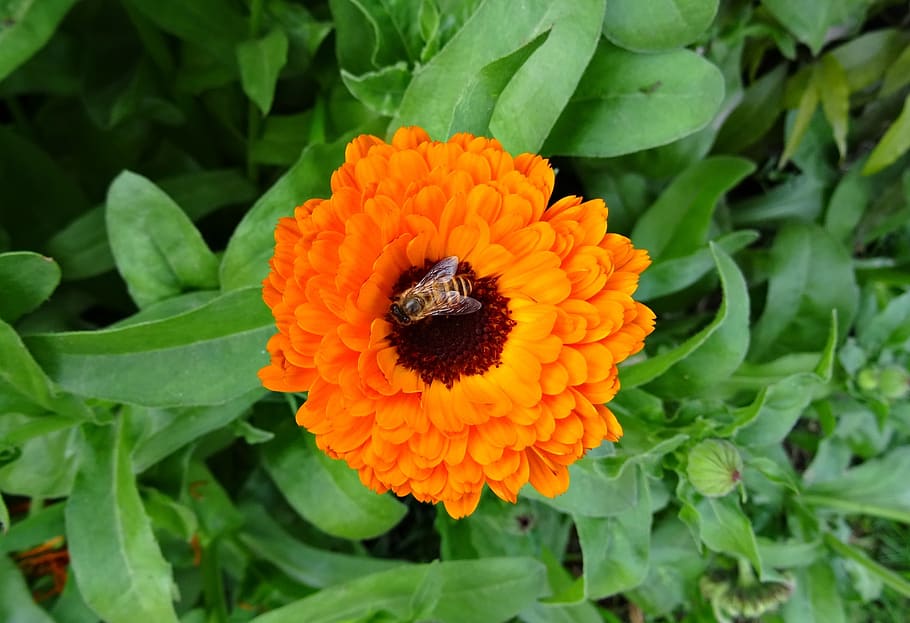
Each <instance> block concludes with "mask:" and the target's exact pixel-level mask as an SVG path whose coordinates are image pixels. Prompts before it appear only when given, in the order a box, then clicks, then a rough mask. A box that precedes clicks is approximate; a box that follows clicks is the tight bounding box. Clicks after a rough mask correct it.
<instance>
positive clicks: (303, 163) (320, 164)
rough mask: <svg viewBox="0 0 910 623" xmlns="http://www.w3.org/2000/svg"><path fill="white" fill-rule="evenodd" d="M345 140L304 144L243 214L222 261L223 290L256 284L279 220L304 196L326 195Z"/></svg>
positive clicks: (262, 275) (265, 270)
mask: <svg viewBox="0 0 910 623" xmlns="http://www.w3.org/2000/svg"><path fill="white" fill-rule="evenodd" d="M347 140H348V139H347V137H345V138H343V139H340V140H338V141H336V142H335V143H332V144H330V145H311V146H309V147H307V148H306V149H305V150H304V152H303V154H301V156H300V159H299V160H297V162H296V163H295V164H294V166H292V167H291V168H290V169H289V170H288V171H287V172H286V173H285V174H284V175H283V176H281V178H280V179H279V180H278V181H277V182H275V185H274V186H272V187H271V188H270V189H269V190H268V191H267V192H266V193H265V194H264V195H262V196H261V197H260V198H259V200H258V201H257V202H256V203H255V204H254V205H253V207H252V208H251V209H250V211H249V212H247V213H246V216H244V217H243V220H242V221H240V224H239V225H237V229H236V230H235V231H234V235H233V236H232V237H231V240H230V242H228V246H227V249H226V250H225V252H224V257H223V258H222V260H221V287H222V289H224V290H235V289H237V288H242V287H246V286H256V287H259V285H260V284H261V283H262V280H263V279H264V278H265V276H266V275H267V274H268V271H269V257H271V255H272V250H273V248H274V246H275V234H274V232H275V226H276V225H278V219H279V218H280V217H283V216H290V215H291V214H293V212H294V207H295V206H299V205H301V204H303V202H305V201H306V200H307V199H312V198H313V197H325V196H328V194H329V192H330V188H329V178H330V176H331V172H332V170H334V169H335V168H337V167H338V165H339V164H341V161H342V160H343V157H344V156H343V154H344V145H345V143H346V142H347Z"/></svg>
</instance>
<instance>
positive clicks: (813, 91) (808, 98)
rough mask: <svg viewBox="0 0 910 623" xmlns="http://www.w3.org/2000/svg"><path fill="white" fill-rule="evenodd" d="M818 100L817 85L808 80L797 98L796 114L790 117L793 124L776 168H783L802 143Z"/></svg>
mask: <svg viewBox="0 0 910 623" xmlns="http://www.w3.org/2000/svg"><path fill="white" fill-rule="evenodd" d="M818 100H819V96H818V85H817V84H816V82H815V81H814V80H810V81H809V82H808V83H807V84H806V87H805V90H804V91H803V92H802V95H801V96H800V98H799V104H798V106H797V109H796V114H795V115H792V119H793V123H792V125H790V126H789V133H788V135H787V143H786V144H785V145H784V151H783V153H782V154H781V155H780V160H779V161H778V163H777V166H778V168H783V166H784V165H785V164H787V163H788V162H789V161H790V159H791V158H792V157H793V154H795V153H796V149H797V148H798V147H799V145H800V143H801V142H802V140H803V136H805V134H806V130H808V129H809V124H810V123H811V121H812V116H813V115H815V111H816V109H817V108H818Z"/></svg>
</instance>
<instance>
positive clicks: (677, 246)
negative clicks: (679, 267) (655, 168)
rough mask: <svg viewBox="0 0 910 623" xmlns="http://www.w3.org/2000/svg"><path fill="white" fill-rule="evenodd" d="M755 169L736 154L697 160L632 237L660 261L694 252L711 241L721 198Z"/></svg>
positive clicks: (653, 207) (639, 222)
mask: <svg viewBox="0 0 910 623" xmlns="http://www.w3.org/2000/svg"><path fill="white" fill-rule="evenodd" d="M754 170H755V165H754V164H752V163H751V162H749V161H748V160H745V159H743V158H736V157H733V156H714V157H711V158H707V159H705V160H701V161H699V162H696V163H695V164H693V165H692V166H691V167H689V168H688V169H686V170H685V171H683V172H682V173H681V174H680V175H678V176H677V177H675V178H674V179H673V182H672V183H671V184H670V186H668V187H667V188H666V190H664V192H663V193H661V195H660V197H659V198H658V199H657V201H655V202H654V205H652V206H651V207H650V208H649V209H648V211H647V212H645V213H644V214H643V215H642V217H641V218H640V219H639V220H638V223H636V225H635V229H633V230H632V235H631V236H630V237H631V239H632V240H634V241H635V244H636V245H639V246H641V247H644V248H645V249H647V250H648V254H649V255H650V256H651V257H652V258H655V261H657V262H660V261H663V260H667V259H669V258H673V257H679V256H683V255H688V254H690V253H693V252H694V251H696V250H698V249H699V248H701V247H703V246H704V245H705V243H707V241H708V240H707V238H708V229H709V227H710V225H711V217H712V215H713V214H714V208H715V206H716V205H717V202H718V200H719V199H720V198H721V197H722V196H723V195H724V194H725V193H726V192H727V191H729V190H730V189H731V188H733V187H734V186H736V185H737V184H738V183H739V182H740V181H742V179H743V178H744V177H746V176H747V175H749V174H750V173H751V172H752V171H754Z"/></svg>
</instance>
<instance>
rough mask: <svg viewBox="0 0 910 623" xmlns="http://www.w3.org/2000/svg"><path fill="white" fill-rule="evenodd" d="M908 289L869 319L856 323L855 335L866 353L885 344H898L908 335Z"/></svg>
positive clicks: (878, 350) (873, 351)
mask: <svg viewBox="0 0 910 623" xmlns="http://www.w3.org/2000/svg"><path fill="white" fill-rule="evenodd" d="M908 333H910V291H907V292H904V293H903V294H901V295H900V296H897V297H894V298H893V299H891V300H890V301H888V304H887V305H886V306H885V308H884V309H883V310H881V311H880V312H878V313H877V314H875V316H873V317H872V318H871V319H869V320H867V321H866V322H863V323H858V324H857V327H856V337H857V340H858V341H859V343H860V345H862V347H863V348H864V349H865V350H866V352H867V353H870V354H875V353H878V352H880V351H881V349H882V348H884V347H885V346H886V345H889V344H894V345H897V344H900V343H902V342H904V341H906V340H907V338H908V337H910V335H908Z"/></svg>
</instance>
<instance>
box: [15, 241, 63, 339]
mask: <svg viewBox="0 0 910 623" xmlns="http://www.w3.org/2000/svg"><path fill="white" fill-rule="evenodd" d="M59 283H60V267H59V266H57V263H56V262H54V260H52V259H51V258H49V257H44V256H43V255H39V254H37V253H28V252H25V251H22V252H17V253H0V292H3V297H2V298H0V320H3V321H5V322H9V323H14V322H16V321H17V320H18V319H19V318H20V317H21V316H22V315H23V314H26V313H28V312H30V311H32V310H34V309H35V308H36V307H38V306H39V305H41V303H43V302H44V301H46V300H47V299H48V297H49V296H50V295H51V293H52V292H53V291H54V289H55V288H56V287H57V284H59Z"/></svg>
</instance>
